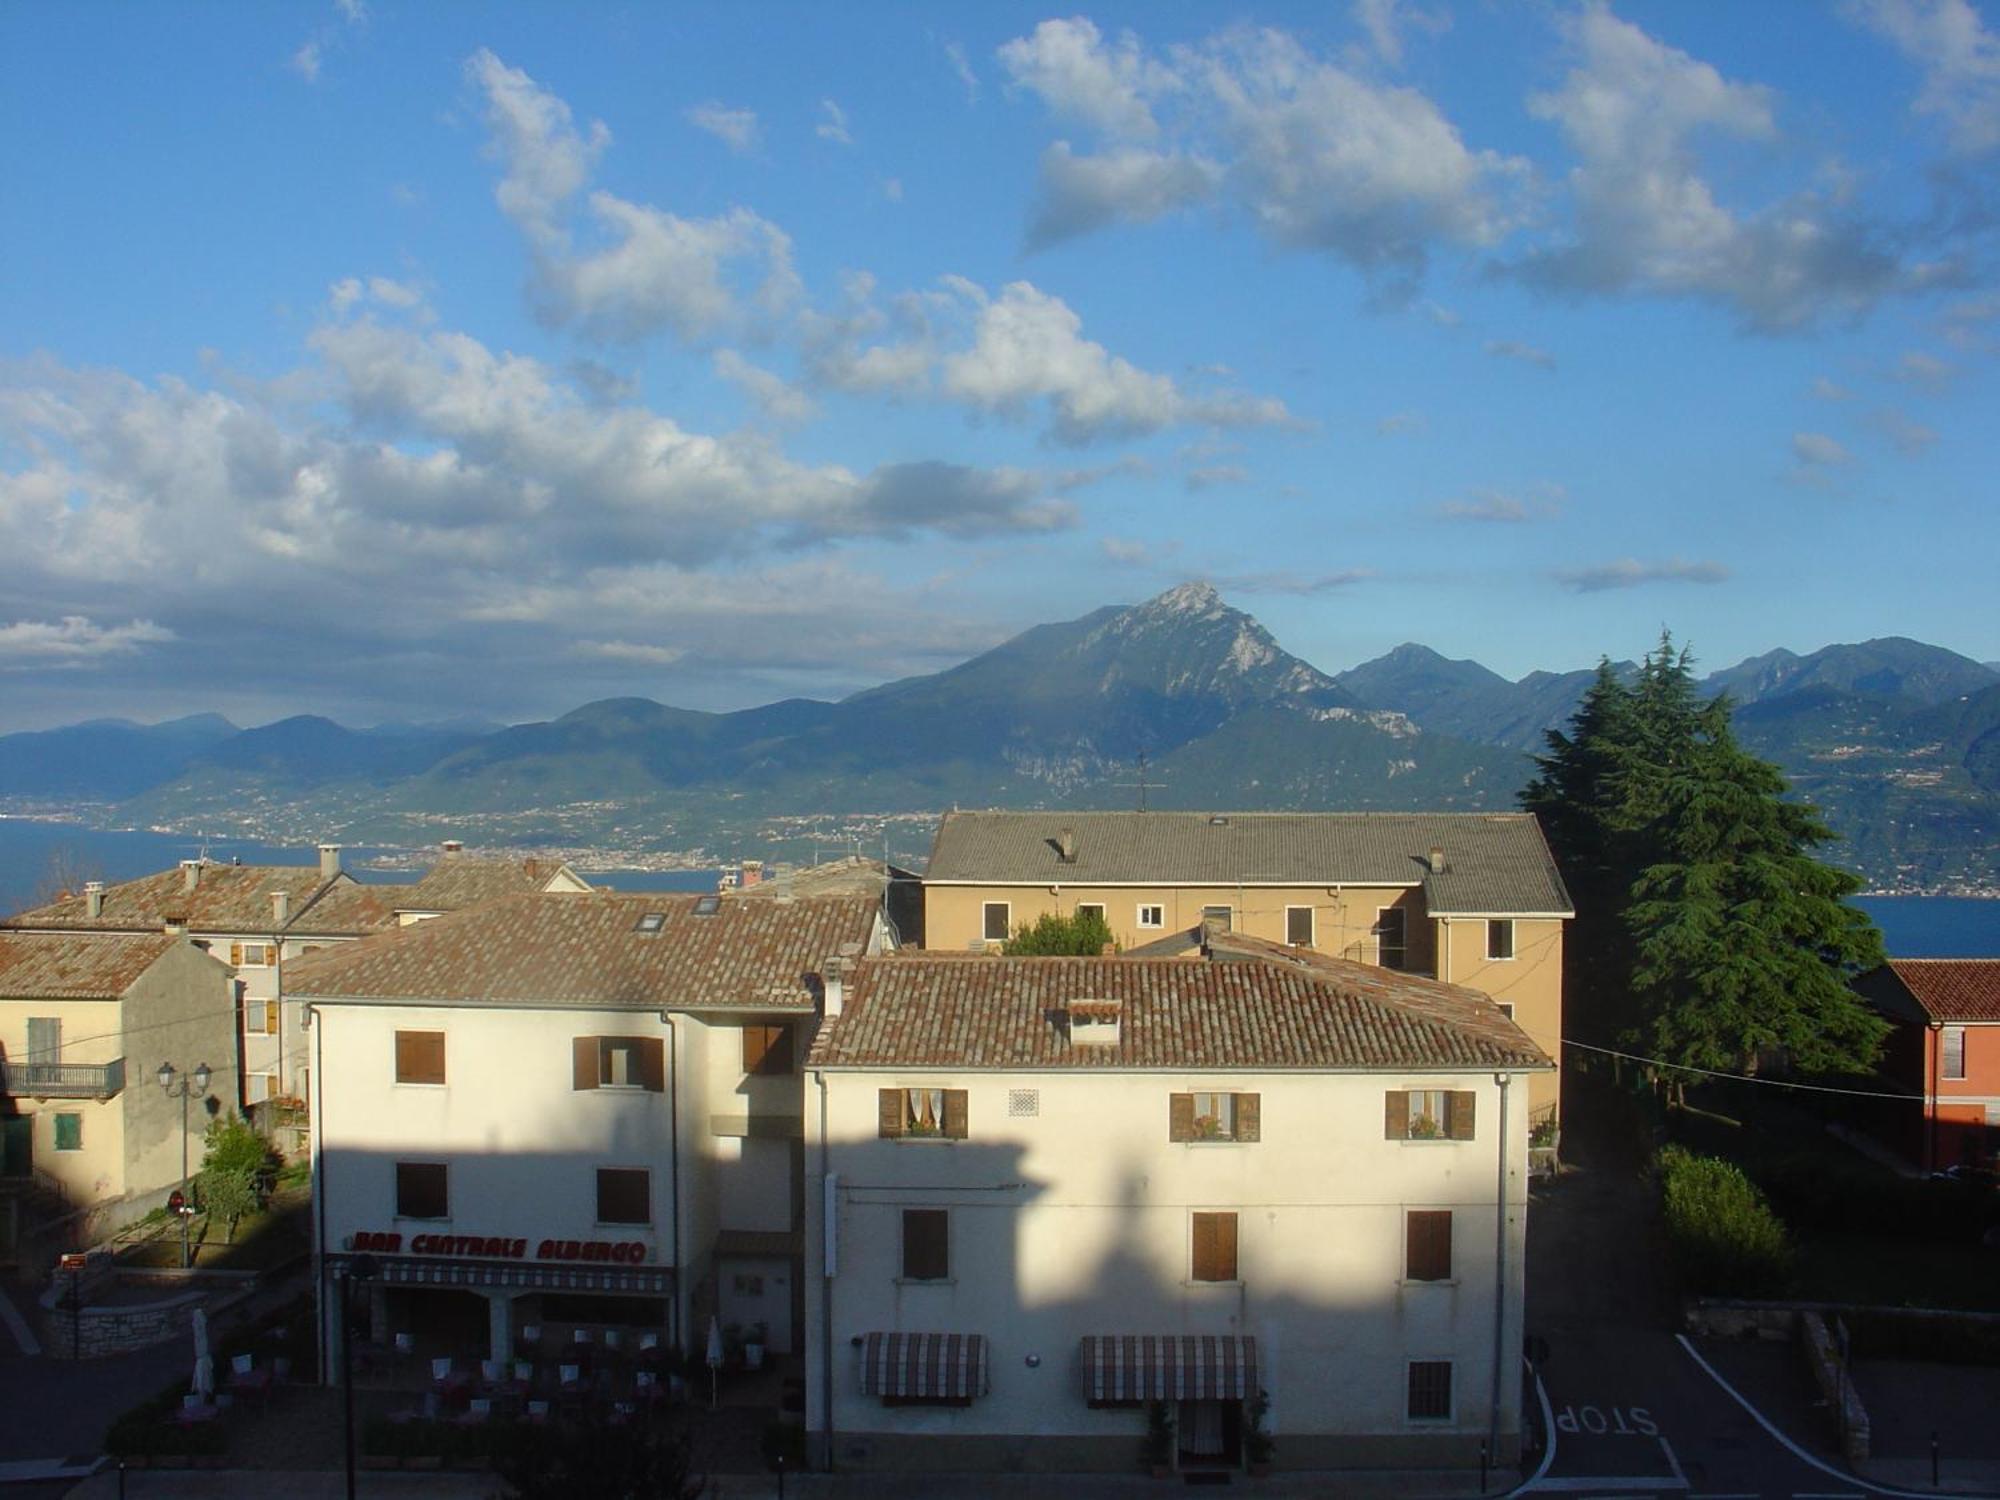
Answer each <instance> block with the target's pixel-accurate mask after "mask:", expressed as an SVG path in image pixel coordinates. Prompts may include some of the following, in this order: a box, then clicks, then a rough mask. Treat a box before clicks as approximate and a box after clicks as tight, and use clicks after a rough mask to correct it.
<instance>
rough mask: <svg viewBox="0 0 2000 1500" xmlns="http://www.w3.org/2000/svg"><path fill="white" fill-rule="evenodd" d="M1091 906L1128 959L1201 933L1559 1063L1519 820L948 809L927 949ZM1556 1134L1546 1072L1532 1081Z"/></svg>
mask: <svg viewBox="0 0 2000 1500" xmlns="http://www.w3.org/2000/svg"><path fill="white" fill-rule="evenodd" d="M1084 909H1092V910H1095V911H1096V912H1097V913H1098V914H1099V915H1101V916H1102V917H1103V918H1104V920H1105V923H1106V925H1107V926H1108V927H1109V928H1110V929H1111V933H1112V936H1113V938H1114V939H1115V940H1116V942H1117V943H1118V945H1119V947H1120V948H1121V949H1122V950H1124V951H1125V952H1128V953H1139V952H1152V951H1157V950H1158V945H1161V944H1165V945H1166V946H1167V947H1168V948H1169V949H1173V948H1178V949H1179V950H1180V951H1184V952H1191V951H1193V950H1194V949H1195V948H1197V947H1198V946H1199V931H1200V929H1202V928H1203V927H1204V926H1209V927H1218V926H1219V927H1223V928H1227V929H1230V930H1233V931H1236V932H1241V933H1244V934H1247V935H1249V936H1252V937H1258V938H1264V939H1267V940H1270V941H1272V942H1278V943H1285V944H1288V945H1292V946H1297V947H1301V948H1309V949H1312V950H1314V951H1316V952H1319V953H1322V954H1325V955H1328V956H1329V957H1333V958H1339V959H1348V960H1353V961H1355V962H1359V963H1365V964H1374V965H1378V966H1380V967H1384V968H1389V969H1395V970H1399V971H1402V972H1407V973H1412V974H1420V975H1428V976H1430V977H1433V978H1436V979H1439V980H1442V981H1444V982H1446V983H1450V984H1461V985H1468V986H1471V987H1472V988H1474V989H1477V990H1480V991H1482V992H1484V993H1485V994H1487V995H1489V996H1490V997H1492V999H1493V1000H1494V1001H1496V1002H1497V1003H1499V1004H1500V1005H1502V1006H1503V1007H1506V1008H1507V1009H1508V1010H1509V1012H1510V1013H1511V1015H1512V1016H1513V1019H1514V1020H1516V1021H1517V1022H1518V1023H1519V1024H1520V1026H1521V1028H1522V1029H1523V1030H1524V1031H1526V1032H1527V1033H1528V1035H1529V1036H1530V1037H1531V1038H1532V1039H1533V1040H1534V1042H1535V1044H1536V1045H1537V1046H1539V1047H1540V1048H1541V1049H1542V1050H1543V1051H1544V1052H1546V1053H1547V1054H1548V1055H1549V1056H1550V1057H1552V1058H1557V1059H1560V1057H1561V1053H1562V1007H1563V993H1562V952H1563V931H1564V928H1563V924H1564V923H1565V922H1566V921H1568V920H1569V919H1570V918H1571V917H1572V916H1574V915H1575V913H1574V909H1573V908H1572V906H1571V903H1570V898H1569V893H1568V891H1567V889H1566V888H1565V887H1564V885H1563V881H1562V876H1561V874H1560V873H1559V872H1558V871H1557V869H1556V865H1555V860H1554V858H1553V856H1552V855H1551V854H1550V853H1549V848H1548V844H1547V842H1546V840H1544V839H1543V837H1542V833H1541V828H1540V826H1539V824H1537V822H1536V821H1535V819H1534V817H1533V816H1532V815H1530V814H1527V813H1212V812H1147V813H1107V812H1064V813H1049V812H956V811H954V812H951V813H947V814H946V815H945V817H944V819H943V821H942V822H941V823H940V824H939V827H938V832H937V838H936V840H935V842H934V844H933V846H932V850H931V860H930V866H929V868H928V870H927V871H926V872H925V876H924V946H925V947H926V948H927V949H930V950H934V951H939V952H961V953H962V952H966V951H973V950H981V951H984V950H997V949H998V948H999V946H1000V945H1001V943H1003V942H1004V941H1005V940H1006V938H1007V937H1008V936H1010V935H1011V934H1013V933H1015V932H1018V931H1019V930H1021V929H1022V928H1023V927H1027V926H1030V925H1032V924H1033V923H1034V922H1035V920H1036V919H1037V918H1039V917H1041V916H1043V915H1045V914H1048V913H1057V914H1060V915H1063V916H1072V915H1074V914H1075V913H1077V912H1078V911H1080V910H1084ZM1530 1092H1531V1094H1532V1096H1533V1097H1532V1099H1531V1101H1530V1109H1531V1111H1532V1113H1533V1114H1534V1116H1535V1118H1536V1120H1537V1121H1538V1122H1549V1123H1552V1122H1553V1121H1554V1118H1555V1116H1556V1114H1557V1112H1558V1107H1559V1103H1560V1081H1559V1078H1558V1076H1557V1075H1556V1074H1553V1073H1551V1074H1545V1075H1537V1076H1536V1077H1535V1078H1534V1079H1532V1080H1531V1082H1530Z"/></svg>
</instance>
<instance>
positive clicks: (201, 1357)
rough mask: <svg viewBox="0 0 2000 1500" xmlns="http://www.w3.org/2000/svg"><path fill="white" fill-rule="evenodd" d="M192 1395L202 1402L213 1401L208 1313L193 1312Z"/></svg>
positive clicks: (213, 1376)
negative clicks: (199, 1398) (198, 1397)
mask: <svg viewBox="0 0 2000 1500" xmlns="http://www.w3.org/2000/svg"><path fill="white" fill-rule="evenodd" d="M193 1389H194V1393H195V1394H196V1395H198V1396H200V1397H201V1399H202V1400H203V1401H212V1400H214V1399H215V1356H214V1355H212V1354H211V1353H209V1350H208V1312H207V1310H206V1309H204V1308H199V1307H197V1308H196V1309H195V1310H194V1387H193Z"/></svg>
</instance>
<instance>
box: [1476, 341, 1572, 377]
mask: <svg viewBox="0 0 2000 1500" xmlns="http://www.w3.org/2000/svg"><path fill="white" fill-rule="evenodd" d="M1486 352H1487V353H1488V354H1490V355H1492V356H1493V357H1494V358H1495V359H1515V360H1519V361H1520V362H1521V363H1522V364H1525V365H1533V366H1535V367H1536V368H1537V369H1540V370H1553V369H1554V368H1555V367H1556V357H1555V356H1554V355H1553V354H1551V353H1549V351H1548V350H1546V349H1537V348H1536V347H1535V346H1534V345H1533V344H1524V343H1522V342H1521V341H1520V340H1519V339H1489V340H1488V341H1487V344H1486Z"/></svg>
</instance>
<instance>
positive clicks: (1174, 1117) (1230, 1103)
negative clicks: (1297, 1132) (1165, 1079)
mask: <svg viewBox="0 0 2000 1500" xmlns="http://www.w3.org/2000/svg"><path fill="white" fill-rule="evenodd" d="M1263 1113H1264V1111H1263V1096H1262V1095H1261V1094H1170V1095H1169V1096H1168V1097H1167V1139H1168V1140H1170V1141H1255V1140H1258V1139H1259V1138H1260V1137H1261V1135H1262V1131H1263Z"/></svg>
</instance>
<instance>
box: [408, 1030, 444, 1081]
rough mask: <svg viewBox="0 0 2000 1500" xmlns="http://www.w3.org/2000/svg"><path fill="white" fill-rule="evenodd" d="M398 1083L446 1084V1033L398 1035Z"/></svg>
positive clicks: (427, 1032)
mask: <svg viewBox="0 0 2000 1500" xmlns="http://www.w3.org/2000/svg"><path fill="white" fill-rule="evenodd" d="M396 1082H398V1083H443V1082H444V1033H443V1032H442V1031H399V1032H397V1033H396Z"/></svg>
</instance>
